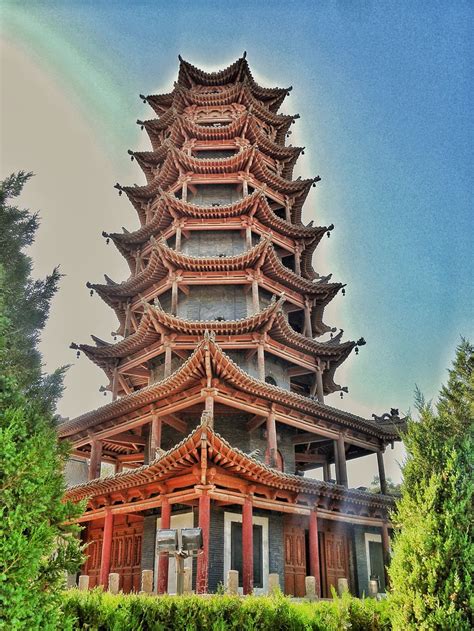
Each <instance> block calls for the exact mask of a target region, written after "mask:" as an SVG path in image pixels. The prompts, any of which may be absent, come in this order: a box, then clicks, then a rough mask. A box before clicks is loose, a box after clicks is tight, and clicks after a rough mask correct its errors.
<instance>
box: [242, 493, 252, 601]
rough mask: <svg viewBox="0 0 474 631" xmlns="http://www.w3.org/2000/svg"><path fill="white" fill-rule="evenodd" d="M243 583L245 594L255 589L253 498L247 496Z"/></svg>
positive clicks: (243, 535) (243, 513)
mask: <svg viewBox="0 0 474 631" xmlns="http://www.w3.org/2000/svg"><path fill="white" fill-rule="evenodd" d="M242 585H243V592H244V594H251V593H252V591H253V523H252V500H251V499H250V498H249V497H246V498H245V502H244V505H243V506H242Z"/></svg>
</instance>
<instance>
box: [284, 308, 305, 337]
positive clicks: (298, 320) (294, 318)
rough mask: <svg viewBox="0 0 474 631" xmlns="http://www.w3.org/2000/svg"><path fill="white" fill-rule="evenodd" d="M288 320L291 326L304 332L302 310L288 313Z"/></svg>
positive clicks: (298, 331) (299, 331) (297, 330)
mask: <svg viewBox="0 0 474 631" xmlns="http://www.w3.org/2000/svg"><path fill="white" fill-rule="evenodd" d="M288 322H289V323H290V325H291V327H292V328H293V329H294V330H295V331H296V332H297V333H302V332H303V328H304V313H303V311H301V310H298V311H292V312H291V313H289V314H288Z"/></svg>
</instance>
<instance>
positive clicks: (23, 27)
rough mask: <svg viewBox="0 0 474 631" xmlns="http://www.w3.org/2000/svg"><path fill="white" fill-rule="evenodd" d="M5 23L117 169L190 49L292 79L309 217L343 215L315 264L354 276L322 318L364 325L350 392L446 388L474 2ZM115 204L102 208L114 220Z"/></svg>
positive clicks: (382, 394)
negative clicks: (313, 180)
mask: <svg viewBox="0 0 474 631" xmlns="http://www.w3.org/2000/svg"><path fill="white" fill-rule="evenodd" d="M2 26H3V31H4V33H5V35H6V37H7V38H8V40H9V41H11V42H14V44H15V45H18V46H21V47H22V49H23V50H24V51H26V54H27V55H30V56H31V58H32V59H33V60H34V62H35V64H37V65H38V67H41V68H42V69H43V70H44V71H45V72H47V73H50V75H51V76H53V77H54V78H55V80H56V82H57V83H58V85H60V88H61V90H63V92H64V95H65V96H66V98H67V99H69V100H70V101H71V103H73V104H74V107H75V108H76V109H77V111H78V112H80V116H81V119H82V120H84V121H85V122H86V124H87V125H88V126H89V127H90V129H91V130H94V134H95V135H96V137H97V139H98V142H100V143H101V146H102V150H103V152H104V153H105V154H106V155H107V159H108V160H109V161H110V163H111V165H113V167H114V168H115V170H116V172H117V178H116V179H120V175H121V174H122V173H124V172H125V171H124V168H125V167H124V164H125V163H126V161H127V160H128V157H127V155H126V150H127V149H128V148H137V147H138V146H140V147H146V143H145V139H144V137H143V134H141V132H140V130H139V128H138V127H137V126H136V125H135V120H136V119H137V118H143V117H147V116H148V117H150V118H151V117H152V113H151V111H150V110H148V109H147V108H146V106H144V105H143V104H142V103H141V102H140V100H139V99H138V94H139V93H140V92H142V93H147V94H148V93H153V92H156V91H169V90H171V89H172V82H173V81H174V80H175V78H176V74H177V68H178V60H177V55H178V54H179V53H180V54H181V55H182V56H183V57H184V58H186V59H188V60H189V61H191V62H192V63H194V64H195V65H197V66H200V67H204V68H206V69H219V68H222V67H224V66H226V65H227V64H229V63H231V62H232V61H234V60H235V59H236V58H237V57H239V56H240V55H241V54H242V52H243V51H244V50H246V51H247V56H248V60H249V63H250V66H251V68H252V69H253V70H254V71H255V75H256V77H257V79H258V80H259V81H260V82H261V83H262V84H264V85H268V86H273V85H280V86H288V85H293V92H292V93H291V96H290V97H289V98H288V99H287V101H286V102H285V106H284V111H286V112H291V113H295V112H299V113H300V114H301V119H300V120H298V121H297V123H296V124H295V125H294V126H293V135H292V136H291V138H290V141H289V142H291V143H293V144H304V145H306V147H307V150H306V152H305V155H304V156H303V157H302V158H300V167H299V171H298V173H299V174H301V175H303V176H313V175H320V176H321V178H322V181H321V183H320V185H318V187H317V189H316V190H313V191H312V193H311V196H310V198H309V201H308V202H307V204H306V207H305V216H304V219H305V221H310V220H311V219H313V220H314V221H315V223H321V224H326V223H334V224H335V230H334V231H333V233H332V236H331V239H329V240H326V239H325V240H324V242H323V243H322V244H321V247H320V248H319V249H318V252H317V255H316V258H315V267H316V269H317V270H318V271H321V272H322V273H328V272H333V274H334V278H335V279H336V280H341V281H343V282H347V283H348V288H347V295H346V297H345V298H342V297H338V298H336V300H335V304H334V305H332V306H331V309H330V310H329V311H328V316H329V317H327V318H326V319H327V320H329V323H330V324H332V325H337V326H340V327H342V328H343V329H344V330H345V334H346V336H347V337H350V338H356V339H357V338H358V337H359V336H361V335H363V336H364V337H365V338H366V340H367V346H366V347H364V348H363V349H362V350H361V353H360V355H359V356H358V357H357V358H351V359H349V361H348V366H347V367H346V368H344V370H343V371H342V377H341V379H340V380H341V382H342V383H343V384H347V385H348V386H349V390H350V392H349V397H347V400H344V402H343V403H344V407H346V408H348V409H354V411H359V412H361V411H362V412H366V413H369V412H370V411H377V412H379V413H380V412H382V411H385V410H387V409H389V408H390V407H391V406H395V407H400V408H401V409H402V410H407V409H408V408H409V406H410V405H411V404H412V400H413V390H414V387H415V384H418V385H419V386H420V387H421V388H422V390H423V391H424V392H425V393H426V396H427V397H428V398H430V397H433V396H435V395H436V393H437V391H438V389H439V386H440V384H441V382H442V380H444V378H445V374H446V373H445V370H446V368H447V367H448V365H449V363H450V360H451V358H452V356H453V353H454V348H455V345H456V344H457V342H458V341H459V339H460V336H461V335H464V336H468V337H471V339H472V337H473V335H472V333H473V326H472V322H473V319H472V312H473V297H472V286H473V263H472V250H473V214H472V208H471V197H472V184H471V177H472V176H471V172H472V166H473V154H472V115H471V112H470V103H469V96H470V94H472V87H473V86H472V74H471V73H470V71H469V70H470V67H472V44H471V40H472V32H473V29H472V26H473V5H472V3H469V2H462V1H445V2H435V1H432V2H416V3H413V2H406V1H401V2H385V1H379V2H355V1H353V2H347V1H346V2H305V1H298V2H292V1H287V2H280V1H278V0H274V1H272V2H266V1H261V2H258V3H256V2H243V1H238V0H237V1H234V2H225V1H222V0H221V1H220V2H203V1H200V0H195V1H194V2H180V1H173V2H168V1H160V2H140V1H136V2H122V1H121V0H115V1H109V2H101V1H85V0H83V1H81V2H75V1H69V2H67V1H64V0H63V1H57V2H53V1H42V2H35V1H34V0H30V2H28V3H27V4H25V3H23V2H4V3H3V9H2ZM44 151H45V152H47V151H48V147H45V148H44ZM24 168H28V165H27V164H25V165H24ZM127 168H130V167H129V166H127ZM134 169H136V167H134ZM127 173H128V172H127ZM130 173H133V174H134V175H133V176H132V180H131V181H136V182H141V181H142V179H141V175H140V174H139V172H138V171H137V170H133V171H131V172H130ZM122 183H123V184H126V183H130V181H122ZM110 184H111V183H109V182H104V186H110ZM117 203H118V202H117ZM121 203H122V202H121ZM97 212H101V209H97ZM126 215H127V216H128V217H129V218H130V221H129V224H130V225H131V226H132V227H133V225H134V222H135V221H136V219H135V215H134V211H133V209H132V208H131V207H129V208H127V210H126ZM116 221H117V219H116V217H115V216H114V214H113V212H110V213H108V211H107V212H106V211H105V210H104V217H103V221H102V224H103V228H106V229H111V230H113V229H116V228H117V227H119V226H117V223H116ZM91 229H92V228H91ZM94 238H96V236H95V235H94ZM91 239H92V234H91ZM110 271H111V270H110V269H109V268H107V267H106V266H105V265H104V267H103V268H99V269H97V271H96V277H95V279H99V278H100V277H101V275H102V273H103V272H106V273H109V272H110ZM90 280H94V278H90ZM116 280H121V278H116ZM81 292H83V293H82V298H81V299H82V300H84V301H85V300H86V299H87V295H86V293H85V291H84V290H83V287H81ZM88 305H89V303H87V304H85V307H87V306H88ZM110 322H113V314H110ZM90 332H91V333H94V332H95V331H90ZM74 339H75V337H74ZM76 341H85V340H82V339H81V340H79V339H78V340H76ZM89 370H94V368H93V367H90V368H89ZM330 403H331V404H333V405H339V404H340V403H341V402H340V401H339V400H338V399H337V400H336V399H334V400H331V401H330Z"/></svg>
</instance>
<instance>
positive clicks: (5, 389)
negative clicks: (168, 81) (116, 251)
mask: <svg viewBox="0 0 474 631" xmlns="http://www.w3.org/2000/svg"><path fill="white" fill-rule="evenodd" d="M30 177H31V174H29V173H28V174H26V173H23V172H20V173H18V174H14V175H12V176H10V177H9V178H7V179H6V180H5V181H4V182H3V183H2V184H1V185H0V629H8V630H9V631H10V630H13V629H15V630H16V629H25V630H26V629H28V630H30V629H48V630H49V629H57V628H59V629H62V628H64V625H63V621H62V620H61V593H60V592H61V589H62V587H63V585H64V575H65V571H70V572H75V571H76V570H77V567H78V564H79V562H80V560H81V546H80V543H79V541H78V539H77V537H76V536H75V535H77V527H75V526H68V525H64V524H65V522H67V521H68V520H70V519H72V518H74V517H75V516H77V515H79V514H80V513H81V507H77V506H74V505H72V504H70V503H63V502H62V497H63V494H64V490H65V486H64V478H63V467H64V464H65V461H66V458H67V449H66V448H65V447H64V445H60V444H59V443H58V440H57V435H56V430H55V420H54V415H53V412H54V406H55V403H56V400H57V398H58V397H59V395H60V394H61V391H62V375H63V372H64V369H60V370H58V371H56V372H55V373H53V374H52V375H45V374H43V371H42V362H41V355H40V353H39V351H38V348H37V344H38V341H39V338H40V334H41V331H42V329H43V327H44V325H45V323H46V320H47V317H48V312H49V305H50V301H51V298H52V296H53V295H54V293H55V291H56V289H57V286H58V280H59V272H58V270H54V272H53V273H52V274H51V275H50V276H48V277H47V278H46V279H44V280H33V279H32V278H31V270H32V262H31V259H30V258H29V257H28V256H27V255H26V254H25V252H24V251H23V250H24V248H25V247H26V246H28V245H30V244H31V243H32V241H33V239H34V236H35V233H36V230H37V228H38V217H37V216H36V215H32V214H31V213H30V212H29V211H27V210H20V209H18V208H17V207H15V206H12V205H9V203H8V202H9V200H10V199H11V198H15V197H18V195H20V193H21V190H22V188H23V186H24V184H25V183H26V182H27V181H28V179H29V178H30Z"/></svg>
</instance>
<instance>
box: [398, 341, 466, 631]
mask: <svg viewBox="0 0 474 631" xmlns="http://www.w3.org/2000/svg"><path fill="white" fill-rule="evenodd" d="M473 369H474V347H473V346H472V345H471V344H470V343H469V342H467V341H466V340H462V342H461V344H460V345H459V346H458V348H457V353H456V359H455V361H454V364H453V367H452V369H451V370H450V371H449V378H448V382H447V384H446V385H445V386H444V387H443V388H442V390H441V393H440V397H439V401H438V403H437V405H436V408H435V409H433V407H432V406H431V405H430V404H429V403H426V402H425V401H424V399H423V397H422V396H421V395H420V394H419V393H417V409H418V411H419V420H411V421H409V423H408V428H407V432H406V435H405V437H404V441H405V446H406V449H407V454H408V455H407V459H406V462H405V464H404V468H403V474H404V480H403V483H402V498H401V500H400V501H399V502H398V503H397V507H396V511H395V514H394V515H393V521H394V523H395V525H396V527H397V532H396V536H395V541H394V546H393V557H392V562H391V565H390V568H389V575H390V579H391V589H392V602H393V605H394V606H393V625H394V629H395V630H396V631H401V630H406V629H417V630H430V631H431V630H432V629H440V630H445V629H446V630H456V631H464V630H466V631H467V630H469V629H471V628H472V622H473V620H472V611H473V608H472V605H473V584H472V572H473V568H474V544H473V525H474V514H473V499H474V479H473V464H474V396H473V395H474V370H473Z"/></svg>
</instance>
